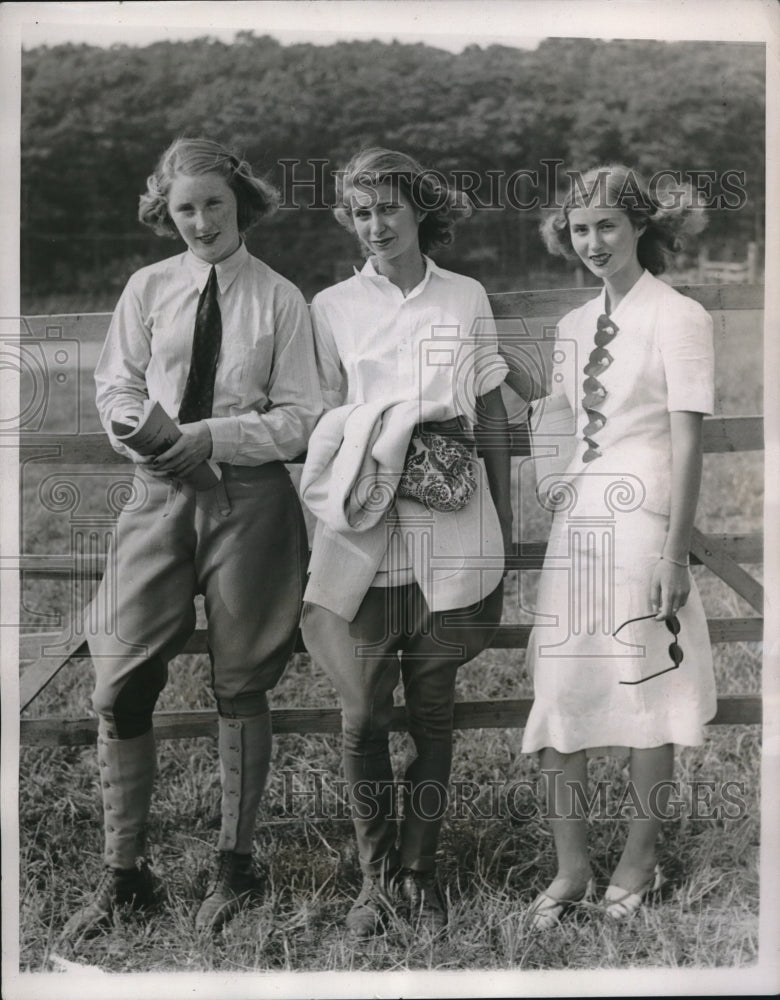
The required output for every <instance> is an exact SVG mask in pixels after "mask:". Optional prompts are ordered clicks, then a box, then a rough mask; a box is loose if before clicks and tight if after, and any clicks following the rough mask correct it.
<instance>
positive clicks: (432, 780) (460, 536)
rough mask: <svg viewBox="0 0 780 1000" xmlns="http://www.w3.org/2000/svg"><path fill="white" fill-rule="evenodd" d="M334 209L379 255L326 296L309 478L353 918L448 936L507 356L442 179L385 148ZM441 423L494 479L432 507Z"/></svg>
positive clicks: (503, 533) (494, 535)
mask: <svg viewBox="0 0 780 1000" xmlns="http://www.w3.org/2000/svg"><path fill="white" fill-rule="evenodd" d="M334 214H335V216H336V218H337V220H338V221H339V222H340V223H341V224H342V225H343V226H344V227H345V228H347V229H348V230H350V231H351V232H354V233H355V235H356V236H357V238H358V240H359V242H360V244H361V248H362V249H363V251H364V253H365V255H366V256H367V258H368V259H367V260H366V262H365V264H364V265H363V267H362V269H361V270H359V271H358V270H356V272H355V274H354V275H353V276H352V277H351V278H348V279H347V280H346V281H342V282H340V283H339V284H337V285H334V286H332V287H330V288H327V289H325V290H324V291H322V292H321V293H320V294H318V295H317V296H316V297H315V299H314V301H313V303H312V321H313V326H314V331H315V347H316V350H317V354H318V367H319V372H320V380H321V386H322V390H323V397H324V402H325V407H326V411H329V412H326V415H325V417H324V418H323V419H322V420H321V422H320V424H319V425H318V427H317V429H316V431H315V433H314V435H313V437H312V440H311V442H310V446H309V452H308V458H307V463H306V466H305V468H304V473H303V478H302V484H301V486H302V495H303V498H304V502H305V503H307V504H308V505H309V506H310V508H311V509H312V510H313V511H314V512H315V513H316V514H317V516H318V524H317V528H316V533H315V538H314V544H313V551H312V561H311V566H310V571H311V576H310V580H309V585H308V588H307V591H306V593H305V595H304V611H303V622H302V629H303V636H304V640H305V643H306V646H307V649H308V650H309V652H310V653H311V654H312V656H313V658H314V659H315V660H316V661H317V662H318V663H320V664H321V665H322V666H323V668H324V669H325V670H326V672H327V673H328V674H329V676H330V677H331V679H332V680H333V682H334V684H335V686H336V688H337V689H338V691H339V694H340V696H341V702H342V711H343V736H344V767H345V772H346V777H347V781H348V784H349V790H350V796H351V803H352V813H353V821H354V825H355V833H356V837H357V845H358V853H359V859H360V865H361V869H362V873H363V885H362V889H361V890H360V893H359V895H358V896H357V899H356V900H355V902H354V904H353V906H352V908H351V910H350V911H349V914H348V916H347V920H346V924H347V928H348V930H349V931H350V932H351V933H352V934H353V935H354V936H356V937H359V938H365V937H370V936H372V935H373V934H375V933H377V932H379V931H380V930H381V929H382V927H383V925H384V923H385V921H386V918H387V915H388V913H389V912H390V911H391V910H392V909H393V908H394V905H395V903H396V902H399V901H400V902H402V903H403V904H405V905H406V906H407V907H408V908H409V915H410V917H411V919H412V920H413V921H415V922H421V923H422V924H423V925H425V926H427V927H428V928H429V929H430V930H431V931H432V932H433V933H438V932H440V931H441V930H443V928H444V926H445V924H446V920H447V914H446V907H445V903H444V900H443V897H442V894H441V892H440V890H439V888H438V885H437V882H436V878H435V859H436V849H437V843H438V838H439V831H440V827H441V822H442V816H443V813H444V810H445V808H446V795H447V783H448V780H449V774H450V766H451V758H452V729H453V705H454V690H455V679H456V674H457V670H458V667H459V666H461V665H462V664H463V663H466V662H467V661H469V660H470V659H472V658H473V657H475V656H476V655H477V654H478V653H480V652H481V651H482V650H483V649H485V648H486V646H487V645H488V644H489V642H490V640H491V638H492V636H493V634H494V633H495V629H496V626H497V625H498V622H499V620H500V617H501V609H502V598H503V587H502V579H503V575H504V567H505V553H506V552H508V551H509V549H510V546H511V535H512V509H511V503H510V485H509V440H508V429H507V421H506V412H505V410H504V405H503V402H502V398H501V394H500V389H499V386H500V384H501V383H502V382H503V381H504V378H505V375H506V372H507V368H506V364H505V362H504V361H503V359H502V358H501V356H500V355H499V353H498V347H497V339H496V330H495V324H494V321H493V317H492V314H491V310H490V305H489V303H488V299H487V295H486V293H485V291H484V289H483V287H482V286H481V285H480V284H479V283H478V282H477V281H474V280H473V279H471V278H468V277H465V276H464V275H460V274H455V273H453V272H451V271H447V270H444V269H443V268H441V267H439V266H438V265H436V264H435V263H434V262H433V260H432V259H431V258H430V256H428V253H429V251H431V250H434V249H435V248H437V247H441V246H445V245H447V244H449V243H450V242H451V241H452V229H453V226H454V224H455V223H456V222H457V221H458V220H459V219H461V218H464V217H466V216H467V215H468V214H470V208H469V206H468V204H467V202H466V201H465V199H462V198H461V197H459V196H458V195H456V194H455V193H454V192H452V191H450V190H448V189H447V188H446V187H445V186H444V184H443V182H442V178H441V175H439V174H435V173H434V172H432V171H426V170H424V169H423V168H422V167H421V166H420V164H419V163H417V162H416V161H415V160H414V159H412V157H410V156H407V155H405V154H403V153H399V152H394V151H390V150H385V149H378V148H372V149H365V150H363V151H361V152H360V153H358V154H357V155H356V156H355V157H354V158H353V159H352V160H351V161H350V162H349V164H348V165H347V167H346V168H345V170H344V171H343V172H340V173H339V176H338V181H337V206H336V208H335V210H334ZM421 430H423V431H426V432H428V431H434V432H437V433H439V434H441V435H443V438H444V440H445V445H444V448H445V451H446V450H447V449H449V448H450V446H452V447H453V448H455V447H457V446H458V445H460V446H462V445H463V444H464V443H465V444H466V447H467V448H468V449H470V451H469V462H470V466H469V468H470V472H469V476H473V482H472V484H471V485H472V487H473V488H474V492H473V495H472V496H471V498H470V500H468V502H467V503H466V504H465V506H463V507H461V508H460V509H452V508H453V507H455V506H457V503H453V504H451V505H450V507H449V509H446V510H444V511H442V510H436V509H432V508H431V507H429V506H427V505H426V503H424V502H421V501H420V499H414V498H411V497H409V496H408V495H407V496H402V495H401V491H400V490H399V491H398V492H396V490H397V488H398V485H399V477H400V476H401V472H402V470H403V468H404V462H405V460H406V462H407V473H408V471H409V468H410V466H409V460H410V456H411V455H412V452H413V451H415V450H416V452H417V458H416V459H415V460H414V462H422V463H423V464H424V463H425V461H426V456H425V454H424V449H423V450H422V453H421V451H420V449H421V446H420V441H421V440H422V439H421V438H420V436H419V434H420V431H421ZM438 440H439V444H441V438H439V439H438ZM475 440H476V442H478V443H479V445H480V451H481V455H482V457H481V458H477V456H476V450H475V446H474V445H475ZM410 441H411V442H412V446H413V447H412V448H411V449H410V451H409V455H408V456H407V445H409V444H410ZM453 441H454V442H456V443H455V444H453ZM414 462H412V464H414ZM404 478H405V479H406V476H405V477H404ZM467 478H468V476H467ZM445 506H446V505H445ZM445 630H446V634H445ZM399 677H400V678H401V679H402V681H403V688H404V696H405V701H406V711H407V715H408V725H409V733H410V735H411V739H412V741H413V744H414V751H415V755H414V758H413V759H412V761H411V763H410V764H409V766H408V767H407V768H406V771H405V774H404V780H403V782H402V784H401V788H402V790H403V802H402V805H403V819H402V821H401V823H400V825H399V824H398V823H397V822H396V819H395V818H394V817H395V815H396V812H395V804H394V799H393V796H394V783H393V770H392V767H391V762H390V756H389V751H388V734H389V730H390V724H391V718H392V713H393V691H394V688H395V687H396V684H397V682H398V680H399Z"/></svg>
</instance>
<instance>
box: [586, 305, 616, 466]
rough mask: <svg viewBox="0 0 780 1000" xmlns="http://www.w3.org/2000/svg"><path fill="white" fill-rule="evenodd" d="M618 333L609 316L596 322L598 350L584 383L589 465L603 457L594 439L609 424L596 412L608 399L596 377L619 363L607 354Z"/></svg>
mask: <svg viewBox="0 0 780 1000" xmlns="http://www.w3.org/2000/svg"><path fill="white" fill-rule="evenodd" d="M617 332H618V328H617V326H616V325H615V324H614V323H613V322H612V320H611V319H610V318H609V316H607V314H606V313H602V314H601V316H599V318H598V319H597V320H596V334H595V336H594V338H593V339H594V342H595V344H596V346H595V347H594V348H593V350H592V351H591V352H590V355H589V357H588V363H587V364H586V365H585V369H584V374H585V376H586V378H585V381H584V382H583V383H582V389H583V392H584V393H585V396H584V397H583V400H582V406H583V409H584V410H585V413H586V415H587V417H588V423H587V424H586V425H585V428H584V430H583V432H582V436H583V440H584V441H585V444H586V445H587V446H588V447H587V449H586V451H585V454H584V455H583V456H582V457H583V461H585V462H592V461H593V459H594V458H599V457H600V456H601V448H600V446H599V443H598V441H594V439H593V435H594V434H597V433H598V432H599V431H600V430H601V428H602V427H603V426H604V425H605V424H606V422H607V418H606V417H605V416H604V414H603V413H601V412H600V410H597V409H596V407H597V406H600V405H601V403H603V401H604V400H605V399H606V398H607V390H606V389H605V388H604V386H603V385H602V384H601V382H599V380H598V379H597V378H596V376H597V375H601V374H602V373H603V372H605V371H606V370H607V368H609V366H610V365H611V364H612V362H613V361H614V360H615V359H614V358H613V357H612V355H611V354H610V353H609V351H608V350H607V344H609V343H611V342H612V341H613V340H614V339H615V337H616V336H617Z"/></svg>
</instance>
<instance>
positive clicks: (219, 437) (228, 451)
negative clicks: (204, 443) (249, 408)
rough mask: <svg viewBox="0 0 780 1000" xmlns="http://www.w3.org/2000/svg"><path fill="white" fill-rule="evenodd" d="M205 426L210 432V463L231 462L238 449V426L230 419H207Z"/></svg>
mask: <svg viewBox="0 0 780 1000" xmlns="http://www.w3.org/2000/svg"><path fill="white" fill-rule="evenodd" d="M205 422H206V424H207V426H208V429H209V431H210V432H211V461H212V462H227V463H230V462H232V461H233V459H234V458H235V455H236V449H237V448H238V424H237V422H236V420H235V419H234V418H232V417H207V418H206V421H205Z"/></svg>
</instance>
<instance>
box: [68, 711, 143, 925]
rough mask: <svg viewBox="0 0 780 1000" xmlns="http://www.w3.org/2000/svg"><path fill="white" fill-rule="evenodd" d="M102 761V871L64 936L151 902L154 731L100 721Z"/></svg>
mask: <svg viewBox="0 0 780 1000" xmlns="http://www.w3.org/2000/svg"><path fill="white" fill-rule="evenodd" d="M97 750H98V766H99V768H100V786H101V790H102V793H103V818H104V824H105V863H106V867H105V870H104V872H103V876H102V878H101V879H100V881H99V883H98V885H97V888H96V889H95V891H94V893H93V895H92V898H91V899H90V901H89V903H87V905H86V906H84V907H82V909H80V910H78V911H77V912H76V913H74V914H73V916H72V917H71V918H70V919H69V920H68V922H67V924H66V925H65V928H64V929H63V932H62V938H61V939H62V940H64V941H67V942H70V943H73V942H75V941H76V940H77V939H78V938H81V937H89V936H90V935H92V934H94V933H96V932H97V931H99V930H100V929H101V928H102V927H104V926H105V925H106V924H108V923H109V922H110V920H111V915H112V913H113V912H114V909H115V908H116V907H118V906H122V905H125V904H130V905H131V906H132V907H133V908H134V909H142V908H143V907H145V906H148V905H149V904H150V903H151V902H152V901H153V898H154V890H153V882H152V873H151V871H150V870H149V867H148V865H147V863H146V860H145V857H144V855H145V853H146V837H145V829H146V821H147V818H148V815H149V805H150V802H151V798H152V789H153V786H154V776H155V772H156V770H157V755H156V753H155V744H154V732H153V730H151V729H150V730H149V731H148V732H146V733H143V734H142V735H141V736H136V737H134V738H133V739H129V740H118V739H114V738H112V737H110V736H108V734H107V727H106V725H105V723H104V722H103V720H102V719H101V720H100V723H99V724H98V740H97Z"/></svg>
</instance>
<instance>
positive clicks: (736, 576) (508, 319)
mask: <svg viewBox="0 0 780 1000" xmlns="http://www.w3.org/2000/svg"><path fill="white" fill-rule="evenodd" d="M679 290H680V291H682V292H684V293H685V294H687V295H689V296H691V297H692V298H694V299H696V300H697V301H699V302H700V303H702V305H703V306H704V307H705V308H706V309H708V310H709V311H711V312H721V311H729V310H749V311H751V312H754V313H756V315H757V319H758V314H759V313H760V312H761V310H763V288H762V287H761V286H746V285H698V286H683V287H680V289H679ZM593 294H594V290H593V289H592V288H590V289H553V290H546V291H528V292H508V293H503V294H497V295H492V296H491V302H492V306H493V310H494V314H495V316H496V318H497V321H498V325H499V335H500V337H501V338H502V347H504V348H505V349H506V350H507V352H508V353H509V354H511V353H512V351H520V352H521V354H522V355H523V357H524V358H525V359H526V360H529V359H530V361H531V362H532V363H533V356H534V351H536V349H537V348H538V346H539V345H540V344H541V345H542V347H543V346H544V344H545V342H548V341H549V343H550V344H551V343H552V340H551V334H552V331H553V330H554V326H555V322H556V321H557V319H558V318H560V316H562V315H563V314H564V313H565V312H568V311H569V310H570V309H572V308H574V307H575V306H577V305H580V304H582V303H583V302H585V301H586V300H587V299H588V298H590V297H592V296H593ZM107 322H108V315H107V314H92V315H84V316H48V317H33V318H28V319H27V320H25V322H24V324H23V331H22V339H21V342H20V343H21V346H22V350H23V349H24V344H25V338H28V339H29V343H30V345H32V344H33V343H34V345H35V346H36V347H37V348H39V347H40V344H42V343H45V342H47V340H48V341H50V342H51V343H50V344H49V346H50V347H51V345H52V344H53V345H54V354H55V355H56V354H57V351H56V346H57V342H60V343H65V342H66V341H67V342H69V343H71V344H75V343H78V344H80V345H87V344H89V343H92V344H93V345H96V344H97V343H98V342H99V340H100V339H101V338H102V335H103V334H104V332H105V329H106V326H107ZM540 331H541V334H540ZM531 348H533V349H534V350H531ZM65 353H66V352H65V351H64V350H62V349H60V351H59V355H58V356H59V357H60V359H62V357H63V356H64V354H65ZM87 367H88V365H87ZM50 374H51V372H50ZM26 426H27V424H25V427H26ZM530 447H531V443H530V440H529V435H528V430H527V427H526V426H524V425H523V426H516V427H514V428H513V454H515V455H528V454H530ZM762 449H763V421H762V419H761V417H759V416H737V417H708V418H705V422H704V450H705V452H708V453H713V452H721V453H722V452H742V451H759V450H762ZM21 453H22V457H23V459H24V460H25V461H26V462H30V461H41V462H45V463H52V462H56V463H58V464H65V465H68V466H71V467H73V466H80V465H82V466H89V467H90V468H91V469H92V470H94V469H95V467H98V468H99V467H102V466H110V465H116V464H118V463H124V464H125V465H127V463H126V462H125V460H124V459H122V458H121V457H120V456H118V455H117V454H116V453H115V452H114V451H113V449H112V448H111V447H110V445H109V443H108V441H107V439H106V437H105V435H103V434H102V433H86V434H85V433H79V432H78V428H76V429H75V430H74V431H73V433H70V434H68V433H62V432H61V431H59V432H57V433H54V432H51V433H50V432H49V429H47V428H46V426H45V424H42V425H40V426H37V427H34V429H31V430H25V429H24V428H23V432H22V434H21ZM545 547H546V543H545V542H544V541H534V540H524V539H521V540H520V541H519V542H518V543H516V545H515V553H514V556H513V557H512V559H511V560H510V569H516V570H518V571H525V570H530V569H539V568H541V566H542V562H543V560H544V552H545ZM762 560H763V541H762V536H761V534H758V533H751V534H728V535H717V536H714V535H704V534H703V533H702V532H700V531H698V530H697V529H694V531H693V537H692V543H691V562H692V564H703V565H705V566H706V567H707V568H708V569H709V570H710V571H711V572H713V573H714V574H715V575H717V576H718V577H720V578H721V579H722V580H723V581H725V583H726V584H727V585H728V586H729V587H730V588H731V589H732V590H733V591H734V592H735V593H736V594H738V595H739V596H740V597H741V598H742V599H743V600H744V601H746V602H747V604H748V605H750V607H751V608H753V609H754V610H755V611H756V612H757V614H756V615H755V616H750V617H744V618H712V619H709V621H708V625H709V632H710V638H711V640H712V641H713V642H714V643H724V642H756V641H760V640H761V639H762V636H763V618H762V617H761V615H762V609H763V588H762V586H761V584H760V583H759V582H758V581H757V580H755V579H754V578H753V577H752V576H751V575H750V574H749V573H748V572H747V571H746V570H745V569H744V568H743V566H742V565H741V564H743V563H744V564H759V563H761V562H762ZM103 563H104V556H103V555H101V554H100V553H95V552H91V551H87V552H84V551H79V552H78V553H76V554H73V553H71V554H64V555H58V554H48V555H43V556H39V555H25V554H22V555H21V556H20V559H19V570H20V572H21V573H22V574H23V576H25V577H33V576H34V577H39V578H40V577H43V578H49V579H51V578H60V579H66V580H69V581H71V583H74V582H76V581H93V582H94V581H96V580H97V579H99V577H100V575H101V573H102V569H103ZM530 631H531V626H530V625H502V626H500V627H499V629H498V632H497V634H496V636H495V638H494V640H493V642H492V644H491V645H492V648H496V649H523V648H525V647H526V646H527V643H528V636H529V634H530ZM20 644H21V659H22V661H23V662H26V663H27V664H28V665H27V666H26V668H25V669H24V670H23V673H22V676H21V681H20V708H21V710H22V711H23V710H24V709H25V708H27V707H28V706H29V705H30V704H31V703H32V701H33V700H34V699H35V698H36V697H37V696H38V694H40V692H41V691H42V690H43V689H44V688H45V687H46V685H47V684H49V683H50V681H52V680H53V678H54V677H55V676H56V675H57V674H58V673H59V671H60V670H61V669H62V668H63V667H64V666H65V665H66V664H67V663H69V662H70V661H71V660H72V659H73V658H76V657H81V656H86V655H88V650H87V646H86V640H85V637H84V626H83V623H82V622H81V620H80V614H76V615H75V616H74V617H73V618H72V619H70V620H68V621H65V622H64V623H63V627H62V628H61V629H60V630H59V631H58V632H57V633H56V634H52V633H46V634H40V633H38V634H30V635H26V636H24V635H23V636H22V637H21V639H20ZM298 648H299V650H303V646H302V644H301V643H300V640H299V644H298ZM205 651H206V635H205V631H204V630H202V629H199V630H196V631H195V632H194V633H193V635H192V637H191V638H190V640H189V642H188V643H187V645H186V647H185V649H184V650H183V652H186V653H205ZM530 707H531V699H529V698H520V699H502V700H498V701H473V702H460V703H458V704H457V705H456V709H455V725H456V727H457V728H461V729H473V728H504V727H520V726H523V725H524V724H525V721H526V719H527V717H528V712H529V710H530ZM760 721H761V700H760V697H758V696H756V695H730V696H728V697H723V698H720V699H718V711H717V715H716V716H715V718H714V719H713V720H712V722H713V724H716V725H717V724H754V723H760ZM273 727H274V731H275V732H277V733H336V732H339V731H340V728H341V714H340V711H339V710H338V709H337V708H286V709H284V708H277V709H274V710H273ZM393 727H394V729H396V730H403V729H405V728H406V719H405V713H404V709H403V708H400V707H399V708H398V709H396V715H395V718H394V723H393ZM96 732H97V721H96V720H95V719H94V718H83V719H76V720H70V719H64V718H38V719H30V718H22V719H21V741H22V743H23V744H29V745H60V746H73V745H79V744H88V743H94V742H95V739H96ZM155 733H156V735H157V737H158V738H160V739H175V738H180V737H191V736H216V733H217V716H216V712H215V711H186V712H159V713H157V714H156V715H155Z"/></svg>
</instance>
